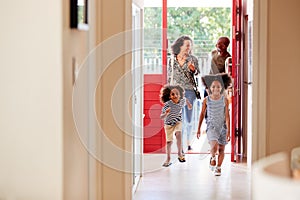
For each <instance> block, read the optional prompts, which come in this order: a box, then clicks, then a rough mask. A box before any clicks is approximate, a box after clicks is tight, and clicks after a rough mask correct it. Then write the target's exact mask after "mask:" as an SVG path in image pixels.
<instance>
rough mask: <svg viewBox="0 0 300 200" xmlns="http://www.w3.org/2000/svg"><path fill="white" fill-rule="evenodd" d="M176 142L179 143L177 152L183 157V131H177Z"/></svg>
mask: <svg viewBox="0 0 300 200" xmlns="http://www.w3.org/2000/svg"><path fill="white" fill-rule="evenodd" d="M175 136H176V141H177V150H178V156H179V157H182V135H181V131H177V132H176V133H175Z"/></svg>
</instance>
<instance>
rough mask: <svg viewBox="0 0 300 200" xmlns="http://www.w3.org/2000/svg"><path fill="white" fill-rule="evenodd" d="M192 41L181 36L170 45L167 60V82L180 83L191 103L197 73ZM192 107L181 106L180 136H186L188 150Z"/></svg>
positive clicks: (193, 97) (194, 97)
mask: <svg viewBox="0 0 300 200" xmlns="http://www.w3.org/2000/svg"><path fill="white" fill-rule="evenodd" d="M192 45H193V41H192V39H191V38H190V37H189V36H186V35H184V36H181V37H179V38H177V39H176V40H175V42H174V43H173V45H172V46H171V49H172V53H173V55H172V56H171V59H170V60H169V66H168V83H169V84H173V85H180V86H181V87H183V88H184V90H185V94H184V95H185V98H187V99H188V100H189V102H190V103H191V104H192V105H193V104H194V101H195V99H196V95H195V92H194V75H197V74H198V73H199V67H198V59H197V58H196V57H195V56H194V55H192ZM192 118H193V109H191V110H189V109H188V107H187V106H184V108H183V128H182V136H183V137H185V135H186V137H187V145H188V150H192V148H191V132H192Z"/></svg>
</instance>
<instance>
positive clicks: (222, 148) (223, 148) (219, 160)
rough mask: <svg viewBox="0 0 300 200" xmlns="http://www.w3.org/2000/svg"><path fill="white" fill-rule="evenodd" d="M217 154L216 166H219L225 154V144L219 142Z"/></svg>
mask: <svg viewBox="0 0 300 200" xmlns="http://www.w3.org/2000/svg"><path fill="white" fill-rule="evenodd" d="M218 146H219V156H218V167H221V165H222V163H223V160H224V156H225V153H224V151H225V145H221V144H219V145H218Z"/></svg>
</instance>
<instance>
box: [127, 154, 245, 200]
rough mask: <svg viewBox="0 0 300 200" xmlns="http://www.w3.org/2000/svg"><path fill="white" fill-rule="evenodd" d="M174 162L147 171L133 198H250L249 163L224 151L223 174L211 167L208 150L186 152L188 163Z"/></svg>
mask: <svg viewBox="0 0 300 200" xmlns="http://www.w3.org/2000/svg"><path fill="white" fill-rule="evenodd" d="M174 158H175V159H173V164H172V165H171V166H170V167H167V168H162V167H161V168H160V169H157V170H155V171H152V172H146V173H145V174H144V176H143V177H142V178H141V180H140V183H139V185H138V187H137V191H136V192H135V194H134V196H133V199H134V200H167V199H172V200H182V199H187V200H199V199H203V200H218V199H222V200H226V199H228V200H229V199H230V200H231V199H239V200H241V199H243V200H250V199H251V192H250V182H251V179H250V177H251V173H250V170H249V169H248V168H247V165H246V163H231V162H230V154H226V155H225V159H224V162H223V166H222V175H221V176H219V177H216V176H214V175H213V174H212V172H211V171H210V169H209V168H208V162H209V156H207V154H187V155H186V159H187V162H186V163H179V162H178V161H177V160H176V157H174Z"/></svg>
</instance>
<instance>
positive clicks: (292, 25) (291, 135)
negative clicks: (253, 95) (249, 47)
mask: <svg viewBox="0 0 300 200" xmlns="http://www.w3.org/2000/svg"><path fill="white" fill-rule="evenodd" d="M299 7H300V1H298V0H288V1H282V0H269V1H268V27H267V28H268V40H267V50H268V54H267V63H268V64H267V88H268V89H267V138H266V139H267V146H266V152H267V154H272V153H275V152H279V151H289V150H291V149H292V148H293V147H296V146H300V123H299V122H300V121H299V119H300V118H299V114H300V104H299V98H300V93H299V92H298V86H299V80H300V79H299V74H300V66H299V55H298V47H299V46H300V37H299V36H300V23H299V20H298V19H300V12H299V9H298V8H299ZM260 67H264V66H260Z"/></svg>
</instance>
